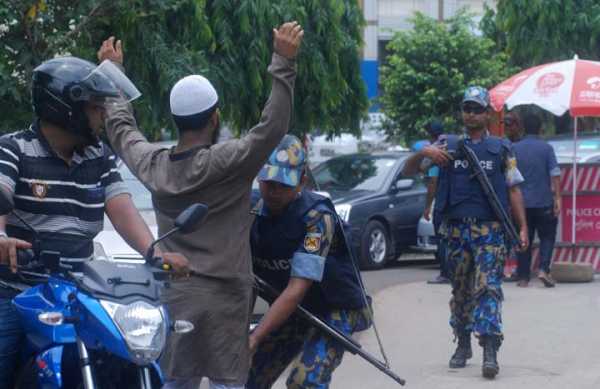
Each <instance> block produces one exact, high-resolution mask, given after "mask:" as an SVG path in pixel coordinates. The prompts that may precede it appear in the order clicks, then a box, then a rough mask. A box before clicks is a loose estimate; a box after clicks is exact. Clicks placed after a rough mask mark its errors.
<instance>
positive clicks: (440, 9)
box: [438, 0, 444, 22]
mask: <svg viewBox="0 0 600 389" xmlns="http://www.w3.org/2000/svg"><path fill="white" fill-rule="evenodd" d="M443 21H444V0H438V22H443Z"/></svg>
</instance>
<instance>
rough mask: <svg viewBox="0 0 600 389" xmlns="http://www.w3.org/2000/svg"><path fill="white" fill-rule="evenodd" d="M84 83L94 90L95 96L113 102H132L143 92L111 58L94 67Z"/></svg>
mask: <svg viewBox="0 0 600 389" xmlns="http://www.w3.org/2000/svg"><path fill="white" fill-rule="evenodd" d="M83 83H84V84H86V85H87V87H88V88H89V89H90V90H91V91H92V93H93V94H94V96H95V97H99V98H105V97H114V98H116V99H110V101H112V102H117V103H124V102H127V103H129V102H131V101H133V100H135V99H137V98H138V97H140V96H141V95H142V94H141V93H140V91H139V90H138V89H137V88H136V87H135V85H134V84H133V82H132V81H131V80H130V79H129V78H128V77H127V76H126V75H125V73H123V72H122V71H121V69H119V67H118V66H116V65H115V64H114V63H112V62H111V61H109V60H104V61H103V62H102V63H101V64H100V65H98V66H97V67H96V69H94V70H93V71H92V72H91V73H90V75H89V76H87V77H86V78H85V80H83Z"/></svg>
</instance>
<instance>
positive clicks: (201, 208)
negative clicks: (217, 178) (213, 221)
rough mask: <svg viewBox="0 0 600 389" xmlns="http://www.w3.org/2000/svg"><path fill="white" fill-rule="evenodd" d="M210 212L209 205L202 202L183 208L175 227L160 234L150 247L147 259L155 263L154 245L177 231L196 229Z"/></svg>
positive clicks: (188, 231) (185, 231)
mask: <svg viewBox="0 0 600 389" xmlns="http://www.w3.org/2000/svg"><path fill="white" fill-rule="evenodd" d="M207 213H208V206H207V205H206V204H202V203H196V204H192V205H190V206H189V207H187V208H186V209H184V210H183V212H181V213H180V214H179V216H177V218H176V219H175V222H174V223H173V224H174V228H173V229H171V231H169V232H167V233H166V234H164V235H162V236H160V237H159V238H158V239H156V240H155V241H154V242H152V244H151V245H150V247H149V248H148V252H147V253H146V261H148V262H150V263H151V264H152V265H154V262H155V261H154V246H156V244H157V243H158V242H160V241H161V240H163V239H165V238H166V237H168V236H171V235H172V234H174V233H176V232H181V233H184V234H187V233H190V232H192V231H194V230H195V229H196V227H197V226H198V224H200V222H201V221H202V220H204V218H205V217H206V214H207Z"/></svg>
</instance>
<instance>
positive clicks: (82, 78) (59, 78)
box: [0, 57, 186, 388]
mask: <svg viewBox="0 0 600 389" xmlns="http://www.w3.org/2000/svg"><path fill="white" fill-rule="evenodd" d="M95 69H96V65H94V64H92V63H91V62H88V61H84V60H81V59H79V58H73V57H64V58H56V59H52V60H49V61H47V62H44V63H43V64H42V65H40V66H38V67H37V68H36V69H35V70H34V74H33V88H32V89H33V90H32V97H33V105H34V110H35V113H36V116H37V119H36V121H35V122H34V123H33V125H32V126H31V127H30V128H29V129H28V130H24V131H18V132H15V133H12V134H8V135H5V136H3V137H1V138H0V190H2V191H3V192H4V194H5V195H6V197H7V198H9V199H12V200H13V202H14V209H15V211H16V213H18V214H19V216H20V217H21V218H22V219H23V220H25V221H26V222H27V223H28V224H29V225H31V227H33V228H34V229H35V230H36V231H37V232H38V241H39V247H38V249H40V250H52V251H58V252H60V253H61V256H62V257H63V258H73V259H81V258H89V257H90V256H91V255H92V254H93V241H92V240H93V238H94V237H95V236H96V234H98V233H99V232H100V231H101V230H102V228H103V220H104V213H105V212H106V214H107V215H108V217H109V218H110V220H111V222H112V224H113V225H114V226H115V229H116V230H117V231H118V232H119V233H120V234H121V235H122V236H123V238H124V239H125V240H126V241H127V242H128V243H129V244H130V245H131V246H132V247H133V248H134V249H136V250H137V251H138V252H139V253H140V254H142V255H143V254H144V253H146V251H147V249H148V248H149V246H150V244H151V243H152V240H153V236H152V233H151V232H150V230H149V228H148V226H147V225H146V224H145V223H144V221H143V219H142V218H141V216H140V214H139V213H138V211H137V209H136V208H135V206H134V205H133V202H132V200H131V197H130V195H129V194H128V192H127V188H126V186H125V184H124V183H123V181H122V180H121V177H120V175H119V172H118V171H117V166H116V164H115V156H114V155H113V154H112V152H111V150H110V149H109V148H108V147H107V146H106V145H105V144H104V143H102V142H100V141H99V139H98V134H99V133H100V131H101V129H102V126H103V122H104V105H103V104H104V101H103V99H104V98H105V97H110V96H114V95H117V94H118V93H119V89H118V87H117V86H116V85H115V84H114V83H113V82H112V81H111V80H110V79H109V78H108V77H107V76H105V75H103V74H102V73H98V72H95V71H94V70H95ZM33 241H34V237H33V233H32V232H31V231H30V229H28V228H27V227H26V226H25V225H24V224H23V223H21V222H20V221H19V219H17V218H16V217H15V216H14V215H13V214H10V215H4V216H0V264H2V265H10V269H9V267H7V266H0V388H11V387H12V385H13V379H14V372H15V370H16V368H15V365H16V364H17V361H18V359H19V358H18V352H19V350H20V349H21V347H20V343H21V341H22V338H23V333H22V329H21V327H20V323H19V320H18V317H17V314H16V311H15V310H14V308H13V307H12V304H11V299H12V297H14V295H15V294H16V292H15V291H14V290H13V289H11V288H10V284H11V282H13V281H14V278H13V277H14V275H13V274H12V272H14V271H15V270H16V251H17V250H18V249H27V248H31V242H33ZM165 261H166V262H169V263H172V264H173V266H174V267H176V268H177V270H179V269H180V268H181V267H184V266H185V261H186V260H185V258H182V257H181V256H178V255H176V254H169V255H167V254H166V253H165ZM11 270H12V272H11Z"/></svg>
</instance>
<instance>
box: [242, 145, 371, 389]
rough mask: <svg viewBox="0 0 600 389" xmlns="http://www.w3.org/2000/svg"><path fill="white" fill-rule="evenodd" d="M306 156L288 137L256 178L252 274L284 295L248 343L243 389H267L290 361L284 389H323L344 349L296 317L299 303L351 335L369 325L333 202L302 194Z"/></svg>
mask: <svg viewBox="0 0 600 389" xmlns="http://www.w3.org/2000/svg"><path fill="white" fill-rule="evenodd" d="M304 166H305V152H304V150H303V147H302V144H301V143H300V141H299V140H298V138H296V137H294V136H292V135H286V136H285V137H284V138H283V140H282V142H281V143H280V144H279V146H278V147H277V149H276V150H275V151H274V152H273V153H272V154H271V156H270V158H269V160H268V162H267V164H266V165H265V166H264V167H263V169H262V170H261V172H260V173H259V175H258V180H259V184H260V196H261V198H260V199H259V200H258V202H257V204H256V206H255V207H254V209H253V213H254V214H256V220H255V222H254V224H253V226H252V232H251V246H252V257H253V264H254V272H255V274H256V275H257V276H259V277H260V278H262V279H263V280H265V281H266V282H267V283H269V284H271V285H272V286H273V287H274V288H276V289H278V290H280V291H282V293H281V295H280V296H279V297H278V298H277V299H275V301H272V302H270V303H271V304H270V308H269V310H268V312H267V313H266V315H265V316H264V318H263V319H262V321H261V322H260V324H259V325H258V326H257V328H256V329H255V330H254V331H253V333H252V334H251V336H250V349H251V351H255V354H254V357H253V361H252V368H251V370H250V377H249V380H248V383H247V384H246V385H247V388H248V389H263V388H270V387H271V386H272V385H273V383H274V382H275V381H276V380H277V378H278V377H279V376H280V375H281V374H282V373H283V371H284V370H285V369H286V367H287V366H288V365H289V364H290V363H291V362H292V360H294V359H295V358H296V356H298V354H300V357H299V358H298V359H297V360H296V361H295V362H294V366H293V368H292V371H291V374H290V376H289V378H288V380H287V387H288V388H328V387H329V383H330V381H331V375H332V373H333V370H334V369H335V368H336V367H337V366H338V365H339V364H340V362H341V360H342V355H343V353H344V349H343V347H342V346H341V344H339V343H338V342H336V341H335V340H334V339H332V338H331V337H329V336H328V335H326V334H324V333H322V332H320V331H319V330H317V329H316V328H314V327H312V326H311V325H310V324H309V323H308V322H306V321H305V320H303V319H302V318H300V317H298V316H297V315H295V314H294V311H295V309H296V307H297V306H298V304H302V306H303V307H305V308H306V309H308V310H309V311H310V312H311V313H313V314H315V315H317V316H318V317H320V318H321V319H322V320H323V321H325V322H327V323H328V324H330V325H331V326H333V327H335V328H337V329H338V330H340V331H341V332H343V333H345V334H347V335H350V334H352V333H353V332H356V331H362V330H365V329H367V328H368V327H369V326H370V324H371V322H370V319H369V317H370V316H369V314H368V308H367V307H366V304H365V298H364V297H363V294H362V291H361V286H360V282H359V280H358V278H357V277H358V274H357V272H356V271H355V269H354V268H353V265H352V263H351V257H350V256H349V255H348V250H347V248H346V244H345V241H344V237H343V235H342V231H341V228H342V225H341V222H340V220H339V219H338V217H337V215H336V213H335V209H334V207H333V204H332V203H331V201H330V200H329V199H328V198H326V197H323V196H320V195H318V194H315V193H312V192H310V191H307V190H304V189H303V178H304Z"/></svg>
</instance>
